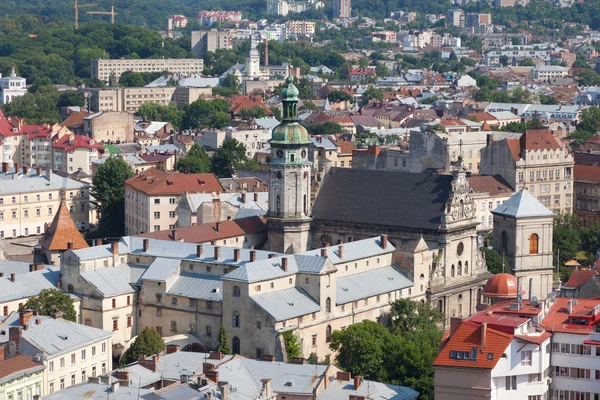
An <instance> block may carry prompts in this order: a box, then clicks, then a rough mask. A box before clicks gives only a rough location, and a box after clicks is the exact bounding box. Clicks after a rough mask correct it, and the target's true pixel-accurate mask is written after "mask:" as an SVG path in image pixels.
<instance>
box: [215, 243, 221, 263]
mask: <svg viewBox="0 0 600 400" xmlns="http://www.w3.org/2000/svg"><path fill="white" fill-rule="evenodd" d="M219 258H221V248H220V247H219V246H215V260H218V259H219Z"/></svg>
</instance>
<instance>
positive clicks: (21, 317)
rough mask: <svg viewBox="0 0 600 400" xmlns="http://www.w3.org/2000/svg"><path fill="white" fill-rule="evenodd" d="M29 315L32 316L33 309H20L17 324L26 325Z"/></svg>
mask: <svg viewBox="0 0 600 400" xmlns="http://www.w3.org/2000/svg"><path fill="white" fill-rule="evenodd" d="M31 317H33V311H31V310H26V311H20V312H19V325H21V326H23V325H27V322H29V320H30V319H31Z"/></svg>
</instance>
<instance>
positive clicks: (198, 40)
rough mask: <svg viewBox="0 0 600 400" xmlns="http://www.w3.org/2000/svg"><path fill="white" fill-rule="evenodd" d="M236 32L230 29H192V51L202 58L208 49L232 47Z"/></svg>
mask: <svg viewBox="0 0 600 400" xmlns="http://www.w3.org/2000/svg"><path fill="white" fill-rule="evenodd" d="M233 38H234V33H233V32H231V31H229V30H223V31H221V30H216V29H211V30H209V31H192V49H191V50H192V53H194V54H195V55H196V57H198V59H202V58H203V57H204V53H206V52H207V51H213V52H214V51H215V50H218V49H232V48H233V45H232V42H231V41H232V39H233Z"/></svg>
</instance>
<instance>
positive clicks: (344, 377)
mask: <svg viewBox="0 0 600 400" xmlns="http://www.w3.org/2000/svg"><path fill="white" fill-rule="evenodd" d="M336 379H337V380H338V381H349V380H350V379H352V374H351V373H350V372H344V371H338V372H337V376H336Z"/></svg>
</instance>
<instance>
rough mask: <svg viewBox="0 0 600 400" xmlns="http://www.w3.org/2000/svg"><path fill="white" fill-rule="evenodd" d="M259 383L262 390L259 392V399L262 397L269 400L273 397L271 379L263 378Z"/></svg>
mask: <svg viewBox="0 0 600 400" xmlns="http://www.w3.org/2000/svg"><path fill="white" fill-rule="evenodd" d="M260 381H261V382H262V390H261V391H260V397H264V398H265V399H268V398H270V397H271V396H272V395H273V391H272V390H271V379H269V378H264V379H261V380H260Z"/></svg>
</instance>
